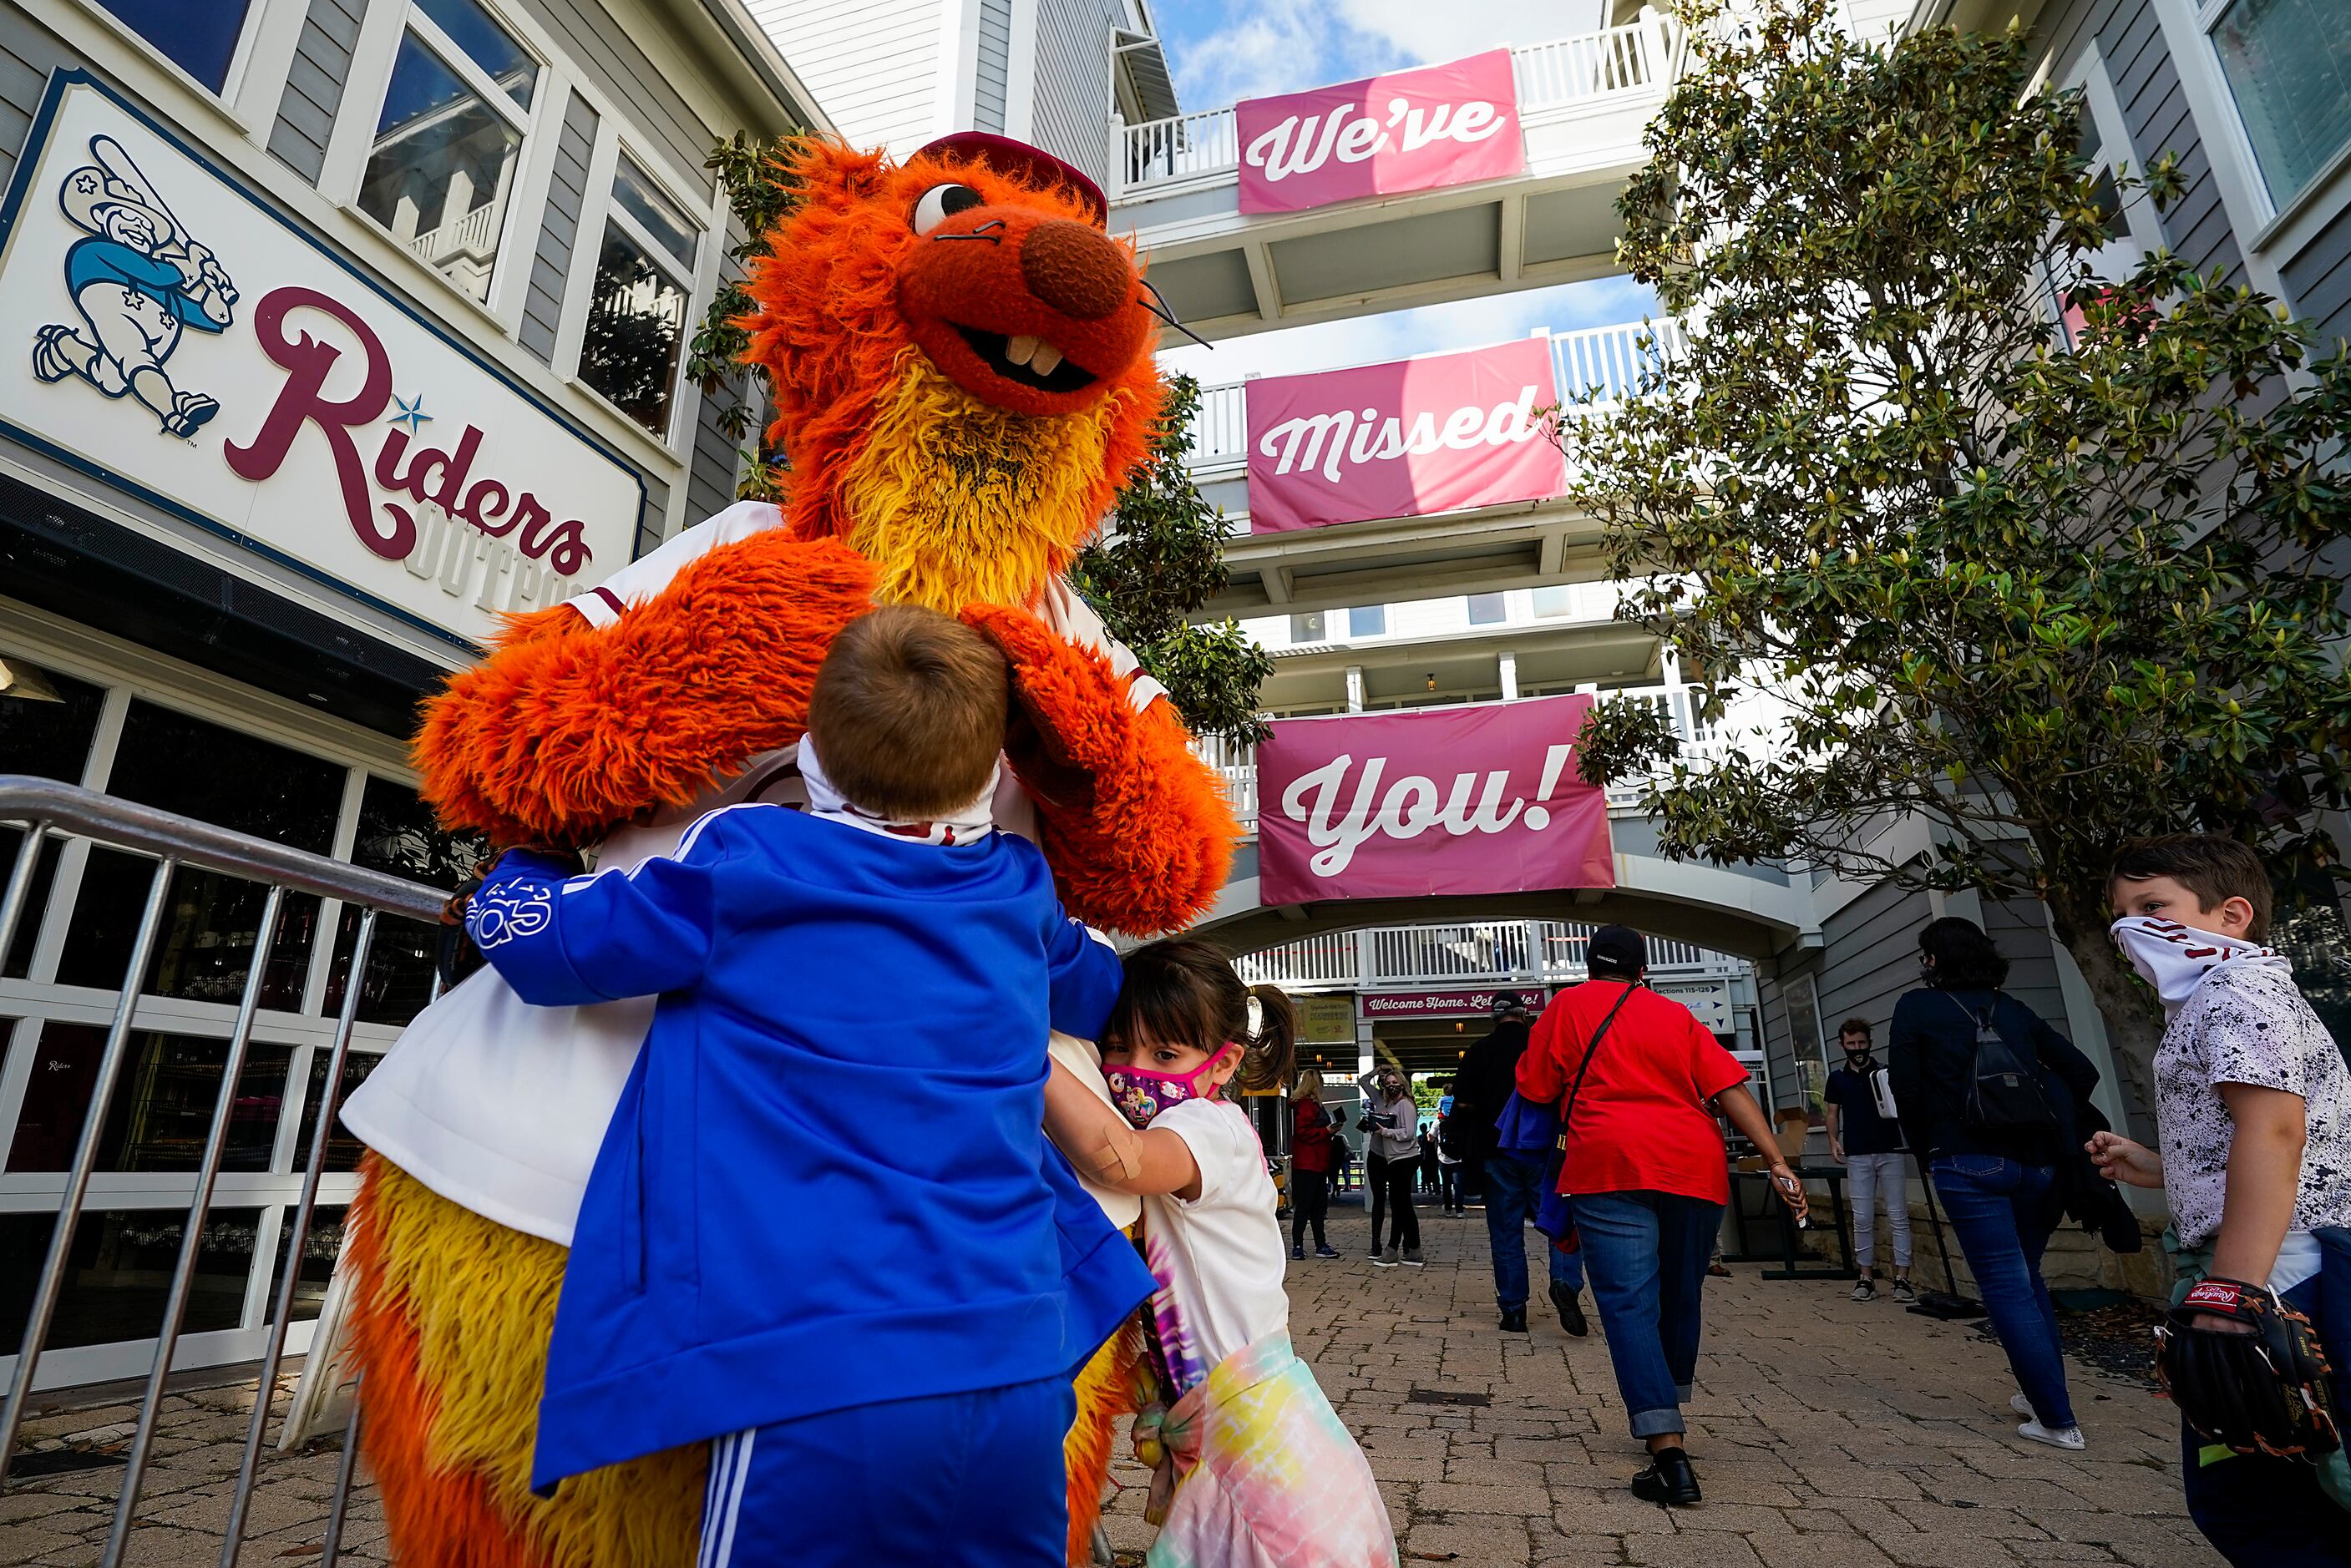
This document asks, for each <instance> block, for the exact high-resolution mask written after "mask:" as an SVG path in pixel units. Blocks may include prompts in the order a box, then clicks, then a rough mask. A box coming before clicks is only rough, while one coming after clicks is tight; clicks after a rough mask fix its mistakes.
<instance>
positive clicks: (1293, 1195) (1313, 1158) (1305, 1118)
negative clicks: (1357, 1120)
mask: <svg viewBox="0 0 2351 1568" xmlns="http://www.w3.org/2000/svg"><path fill="white" fill-rule="evenodd" d="M1290 1104H1291V1106H1292V1107H1293V1109H1294V1114H1295V1115H1296V1117H1297V1120H1296V1123H1295V1125H1294V1126H1293V1127H1292V1128H1291V1130H1290V1256H1291V1257H1293V1258H1302V1257H1304V1256H1306V1227H1307V1226H1309V1225H1311V1226H1313V1227H1314V1255H1315V1256H1316V1257H1318V1258H1335V1257H1337V1256H1338V1255H1339V1251H1338V1249H1337V1248H1335V1247H1333V1246H1332V1245H1331V1243H1330V1242H1329V1241H1325V1240H1323V1238H1322V1219H1323V1216H1324V1215H1326V1214H1328V1213H1330V1211H1331V1189H1330V1179H1331V1113H1330V1112H1328V1111H1326V1110H1324V1109H1323V1108H1322V1074H1321V1073H1319V1072H1316V1071H1315V1070H1314V1069H1313V1068H1311V1067H1309V1068H1307V1069H1306V1071H1304V1072H1303V1073H1301V1074H1299V1075H1298V1083H1297V1085H1296V1086H1295V1087H1293V1088H1292V1089H1291V1090H1290Z"/></svg>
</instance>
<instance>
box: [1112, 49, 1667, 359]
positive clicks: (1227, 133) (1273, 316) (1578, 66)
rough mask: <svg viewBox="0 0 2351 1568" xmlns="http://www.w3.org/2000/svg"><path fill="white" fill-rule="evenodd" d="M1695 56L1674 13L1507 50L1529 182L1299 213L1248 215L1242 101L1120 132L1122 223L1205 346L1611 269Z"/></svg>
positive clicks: (1118, 123) (1116, 184)
mask: <svg viewBox="0 0 2351 1568" xmlns="http://www.w3.org/2000/svg"><path fill="white" fill-rule="evenodd" d="M1681 56H1682V39H1681V29H1680V27H1679V26H1678V25H1677V24H1676V23H1674V22H1671V21H1669V20H1667V19H1664V18H1662V17H1652V18H1650V19H1647V20H1643V21H1638V22H1634V23H1631V24H1629V25H1627V26H1616V27H1608V28H1604V29H1602V30H1600V31H1598V32H1592V33H1583V34H1579V35H1576V36H1572V37H1564V38H1555V39H1552V40H1551V41H1550V42H1548V43H1541V44H1531V45H1526V46H1523V47H1518V48H1514V49H1512V50H1511V51H1510V66H1511V75H1512V77H1513V78H1514V82H1515V85H1516V88H1517V91H1518V108H1519V122H1520V129H1521V131H1522V133H1523V137H1524V141H1525V148H1526V164H1525V167H1524V169H1523V170H1522V171H1520V173H1518V174H1514V175H1511V176H1510V177H1508V178H1506V179H1501V180H1489V181H1482V182H1477V183H1474V184H1467V185H1457V186H1451V187H1447V188H1444V189H1439V190H1433V191H1416V192H1400V193H1398V194H1395V195H1393V196H1384V197H1374V198H1369V199H1365V200H1361V201H1355V202H1343V203H1339V204H1335V205H1332V206H1327V207H1321V208H1316V209H1314V210H1312V211H1309V212H1301V213H1256V214H1247V215H1245V214H1243V213H1242V212H1241V211H1240V164H1241V151H1242V150H1241V147H1240V140H1239V131H1238V118H1237V115H1236V112H1235V110H1234V109H1233V108H1231V107H1230V106H1228V107H1226V108H1222V109H1207V110H1204V111H1202V112H1199V113H1196V114H1186V115H1176V116H1174V117H1171V118H1169V119H1155V120H1151V121H1148V122H1145V123H1144V124H1140V125H1128V124H1126V123H1125V122H1124V121H1123V120H1122V119H1119V118H1118V117H1116V116H1115V115H1113V119H1112V124H1111V164H1112V168H1111V176H1112V177H1111V182H1110V186H1111V188H1110V191H1109V195H1110V198H1111V220H1110V226H1111V230H1112V232H1113V233H1114V234H1128V233H1132V234H1134V238H1135V241H1136V244H1137V245H1138V247H1139V248H1140V249H1141V250H1142V251H1143V252H1144V254H1146V255H1147V256H1148V258H1149V261H1150V268H1151V280H1152V282H1153V284H1154V285H1155V286H1157V287H1158V288H1159V290H1160V291H1161V293H1162V294H1163V295H1165V297H1166V299H1167V302H1168V304H1169V305H1170V306H1172V307H1173V308H1174V309H1175V314H1176V315H1177V316H1178V317H1180V318H1181V319H1182V320H1183V321H1184V322H1185V324H1186V326H1187V327H1190V328H1191V329H1192V330H1193V331H1195V332H1197V333H1198V334H1199V335H1200V336H1202V337H1208V338H1217V337H1235V336H1238V335H1240V334H1243V333H1249V332H1261V331H1265V330H1268V329H1270V328H1273V327H1292V326H1297V325H1299V324H1301V323H1304V322H1310V321H1326V320H1332V319H1336V318H1339V317H1352V316H1358V315H1364V314H1369V313H1372V312H1376V311H1383V310H1394V309H1397V308H1401V307H1404V306H1419V305H1431V304H1436V303H1438V302H1440V301H1444V300H1449V299H1464V298H1468V297H1470V296H1476V295H1484V294H1497V293H1502V292H1505V291H1508V290H1510V289H1517V288H1530V287H1536V286H1543V285H1549V284H1555V283H1570V282H1573V281H1576V280H1578V279H1581V278H1587V277H1597V276H1601V275H1604V274H1606V273H1610V272H1614V271H1615V270H1616V237H1617V234H1619V233H1620V231H1621V224H1620V223H1619V222H1618V219H1617V216H1616V198H1617V196H1618V195H1619V194H1620V193H1621V192H1623V191H1624V189H1625V182H1626V181H1628V180H1629V179H1631V178H1632V176H1633V174H1634V172H1635V171H1637V170H1638V169H1639V168H1640V167H1641V165H1642V164H1643V163H1644V162H1646V153H1645V152H1644V151H1643V150H1642V147H1641V133H1642V131H1643V130H1644V129H1645V128H1646V126H1647V124H1648V120H1649V117H1650V115H1652V114H1653V113H1655V112H1656V109H1657V107H1658V106H1659V105H1660V104H1662V103H1663V102H1664V101H1665V97H1666V94H1667V91H1668V90H1669V89H1670V88H1671V87H1672V84H1673V81H1674V78H1675V76H1676V75H1677V72H1678V70H1679V68H1680V62H1681Z"/></svg>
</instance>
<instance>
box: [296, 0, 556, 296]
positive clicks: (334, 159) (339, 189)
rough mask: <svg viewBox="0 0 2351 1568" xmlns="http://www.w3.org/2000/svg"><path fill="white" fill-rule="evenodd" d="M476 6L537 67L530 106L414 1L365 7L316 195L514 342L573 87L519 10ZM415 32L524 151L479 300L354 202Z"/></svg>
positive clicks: (485, 2) (488, 0) (487, 0)
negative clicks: (518, 138) (517, 136)
mask: <svg viewBox="0 0 2351 1568" xmlns="http://www.w3.org/2000/svg"><path fill="white" fill-rule="evenodd" d="M479 3H480V4H481V6H482V9H483V10H484V11H486V13H488V15H489V16H490V17H491V19H492V20H493V21H495V22H496V23H497V25H498V26H501V27H503V28H504V29H505V30H506V31H507V35H508V36H511V37H512V38H513V39H514V40H515V41H516V42H517V44H519V45H520V46H521V47H522V48H523V50H524V52H525V53H527V54H528V55H529V56H530V57H531V58H532V59H533V60H535V61H537V62H538V82H537V84H536V86H535V88H533V90H532V93H531V100H530V108H528V109H522V108H520V107H518V106H517V104H516V103H515V100H514V99H513V98H512V97H511V96H509V95H508V94H507V91H506V89H505V88H501V87H499V86H498V85H497V83H496V81H495V80H493V79H492V78H491V77H490V75H489V73H488V72H487V71H485V70H483V69H482V67H480V66H479V65H477V64H476V63H475V60H474V57H472V56H471V55H469V54H467V53H466V52H465V50H464V49H463V48H461V47H458V44H457V41H456V40H455V39H454V38H452V37H450V36H449V35H448V34H447V33H446V32H444V31H443V30H442V27H441V26H440V24H438V23H437V22H435V21H434V20H433V18H432V17H430V16H426V15H425V14H424V11H423V8H422V7H421V6H420V5H417V4H416V0H392V4H388V5H387V4H381V3H378V4H376V5H371V6H370V7H369V9H368V13H367V16H366V17H365V18H364V19H363V20H362V21H361V23H360V37H359V42H358V44H357V45H356V46H355V47H353V49H352V51H351V66H350V74H349V76H348V77H347V78H346V79H345V81H344V83H343V101H342V105H341V107H340V109H338V110H337V111H336V115H335V129H334V133H333V136H332V138H331V139H330V140H329V145H328V150H327V160H326V163H325V166H324V167H323V168H322V169H321V170H320V171H319V192H320V193H321V194H323V195H325V196H326V197H328V199H329V200H330V201H332V202H335V203H336V204H337V205H338V206H340V207H341V208H342V209H343V210H344V211H346V212H348V213H350V214H351V215H352V216H353V217H354V218H356V219H357V220H358V221H359V222H360V223H364V224H366V225H367V227H368V228H369V229H371V231H373V232H374V233H375V234H380V235H381V236H382V237H383V238H384V239H385V240H386V241H387V242H389V243H390V244H392V246H393V248H395V249H397V250H398V251H399V252H400V253H401V254H402V255H405V256H407V257H408V258H409V260H410V262H411V263H413V265H414V266H415V268H416V270H417V271H418V272H420V273H424V274H429V275H431V276H432V277H433V278H434V279H435V280H436V281H437V282H438V283H439V285H440V286H442V287H443V288H445V289H446V290H448V292H449V294H450V295H451V296H454V297H455V298H458V299H462V300H464V301H465V303H466V304H467V305H469V306H472V307H473V308H474V309H475V310H477V311H480V312H482V313H483V314H485V315H486V316H487V317H489V318H490V319H491V320H492V321H494V322H496V325H497V327H498V329H499V330H500V331H501V332H502V333H503V334H504V335H505V336H507V337H513V336H515V333H516V329H517V325H518V323H519V322H520V319H521V317H522V297H523V294H524V292H525V290H526V289H528V286H529V283H530V264H529V259H528V258H529V257H531V256H535V255H536V254H538V241H537V235H538V230H539V228H540V227H541V226H542V225H544V223H546V217H547V211H546V210H547V187H548V182H549V178H550V177H551V175H552V173H553V170H554V161H555V143H556V141H557V140H559V135H558V133H559V129H560V127H561V125H562V123H563V111H564V108H565V106H566V105H567V104H568V102H569V86H570V84H569V73H567V72H566V71H565V70H564V69H563V67H562V64H561V56H560V55H559V53H557V51H556V50H555V49H554V48H553V47H552V46H551V44H550V41H549V39H548V38H546V37H545V36H543V35H541V34H540V32H539V30H538V27H537V26H533V25H531V23H530V21H529V19H528V17H526V16H522V15H520V14H519V11H518V9H517V8H514V7H510V6H507V5H498V4H496V3H494V0H479ZM412 32H413V33H414V34H415V35H416V36H417V38H418V40H419V41H420V42H422V43H423V45H424V46H425V47H427V48H429V49H431V50H432V51H433V53H434V56H435V57H437V58H439V60H440V61H441V63H442V64H443V65H444V66H445V67H448V68H449V69H450V70H451V71H452V72H454V73H455V75H456V77H457V79H458V80H460V81H462V82H464V83H465V87H466V88H468V89H469V90H470V91H472V92H473V93H474V94H475V96H477V97H479V98H480V99H482V100H483V101H484V102H486V103H487V104H489V105H490V106H491V109H492V110H493V112H495V113H496V114H498V115H499V116H500V117H501V118H503V119H505V120H506V121H507V124H508V125H509V126H512V127H513V128H515V129H516V130H519V131H520V132H521V133H522V145H521V147H520V148H518V149H517V151H516V155H515V156H516V171H515V182H514V189H513V190H512V191H510V192H507V210H506V213H504V215H503V224H502V226H501V228H500V230H499V233H498V254H497V256H496V259H495V260H494V261H493V262H492V263H491V264H490V286H489V290H488V295H487V297H486V298H485V299H475V297H474V296H472V295H470V294H468V293H466V292H465V289H464V288H462V287H460V286H458V284H457V282H456V280H455V279H454V278H451V277H449V276H448V275H445V274H444V273H443V272H442V271H441V269H440V268H438V267H436V266H434V265H432V264H431V263H429V262H427V261H425V260H424V258H423V257H422V256H420V255H418V254H416V253H415V252H413V251H412V250H410V249H409V248H408V246H407V245H406V244H403V243H402V241H401V240H400V238H399V237H398V236H397V235H395V234H392V231H391V230H390V229H389V228H386V227H385V226H384V225H383V224H382V223H378V222H377V221H376V220H375V219H374V218H373V217H371V216H370V215H369V214H368V213H366V212H364V211H362V210H361V209H360V204H359V196H360V185H361V183H362V182H363V181H364V179H365V176H366V173H367V164H368V157H369V154H370V152H371V151H372V149H373V146H374V142H375V131H376V122H377V120H378V119H381V117H382V114H383V100H384V95H385V94H387V93H389V92H390V91H391V90H392V69H393V67H394V66H395V65H396V64H397V63H398V61H399V58H400V49H401V44H402V39H403V38H405V37H406V36H407V35H408V34H410V33H412ZM526 237H527V238H528V243H525V244H519V248H517V243H518V242H522V241H524V240H525V239H526Z"/></svg>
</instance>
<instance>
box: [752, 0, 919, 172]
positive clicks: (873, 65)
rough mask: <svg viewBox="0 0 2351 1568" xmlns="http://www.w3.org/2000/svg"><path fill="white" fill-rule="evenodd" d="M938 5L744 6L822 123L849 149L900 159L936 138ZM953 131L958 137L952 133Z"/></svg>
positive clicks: (819, 0) (788, 2) (788, 1)
mask: <svg viewBox="0 0 2351 1568" xmlns="http://www.w3.org/2000/svg"><path fill="white" fill-rule="evenodd" d="M941 5H942V0H749V8H750V12H751V16H752V19H753V20H754V21H756V22H758V24H759V26H760V27H761V28H762V29H763V30H764V31H765V32H766V33H767V35H768V36H769V37H770V38H773V39H774V40H775V41H776V45H777V47H778V48H780V49H782V50H783V53H784V58H786V59H788V60H789V61H791V63H792V70H793V72H794V73H795V74H796V75H798V76H799V78H800V80H801V81H802V82H804V83H806V84H807V86H808V89H809V91H810V93H812V94H814V95H815V97H816V100H817V102H818V103H819V104H820V105H822V106H823V108H824V112H825V115H826V117H827V118H828V119H831V121H832V123H833V124H834V125H835V126H837V127H839V128H840V130H841V135H842V136H843V137H844V138H845V139H847V140H848V141H849V143H850V144H851V145H852V146H854V147H887V148H889V149H890V150H891V151H893V152H895V153H897V154H898V155H899V156H900V157H904V156H905V155H906V154H907V153H910V152H912V151H914V149H915V148H917V147H920V146H921V145H922V144H923V143H924V142H925V141H928V140H930V139H931V137H932V136H933V135H934V134H935V133H936V129H937V128H936V124H935V120H936V113H937V106H938V99H939V87H940V78H941V77H942V76H943V75H952V73H953V72H954V70H955V68H956V67H955V63H954V62H953V61H946V62H942V61H941V59H940V57H939V53H940V51H939V45H940V38H939V30H940V26H941V22H942V16H941V9H940V8H941ZM952 129H955V130H962V129H964V128H963V127H960V126H957V127H954V128H952Z"/></svg>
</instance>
